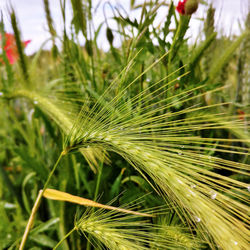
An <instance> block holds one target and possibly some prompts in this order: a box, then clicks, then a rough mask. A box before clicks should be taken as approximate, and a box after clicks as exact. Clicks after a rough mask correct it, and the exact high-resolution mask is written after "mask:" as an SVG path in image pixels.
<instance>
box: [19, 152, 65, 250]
mask: <svg viewBox="0 0 250 250" xmlns="http://www.w3.org/2000/svg"><path fill="white" fill-rule="evenodd" d="M66 154H67V150H63V151H62V152H61V154H60V156H59V157H58V159H57V161H56V163H55V165H54V167H53V169H52V170H51V172H50V174H49V176H48V178H47V181H46V183H45V184H44V186H43V189H42V190H40V191H39V193H38V196H37V198H36V201H35V204H34V206H33V208H32V210H31V214H30V217H29V221H28V223H27V225H26V228H25V231H24V234H23V238H22V241H21V244H20V247H19V250H23V249H24V246H25V243H26V241H27V238H28V235H29V232H30V230H31V228H32V225H33V222H34V219H35V215H36V212H37V210H38V208H39V206H40V203H41V200H42V197H43V193H44V191H45V189H46V188H47V186H48V185H49V182H50V180H51V178H52V176H53V174H54V172H55V170H56V168H57V166H58V164H59V162H60V160H61V159H62V157H63V156H64V155H66Z"/></svg>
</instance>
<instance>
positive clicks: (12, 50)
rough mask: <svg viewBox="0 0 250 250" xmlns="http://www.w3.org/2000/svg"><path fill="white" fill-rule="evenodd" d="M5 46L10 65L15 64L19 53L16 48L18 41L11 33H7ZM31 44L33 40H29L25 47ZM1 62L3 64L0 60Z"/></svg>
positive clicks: (25, 42) (24, 43) (24, 44)
mask: <svg viewBox="0 0 250 250" xmlns="http://www.w3.org/2000/svg"><path fill="white" fill-rule="evenodd" d="M5 39H6V41H5V46H4V48H3V49H4V50H5V52H6V56H7V58H8V60H9V63H10V64H14V63H15V62H16V61H17V59H18V51H17V47H16V40H15V37H14V35H12V34H9V33H5ZM0 40H1V35H0ZM30 42H31V40H27V41H24V42H23V46H24V47H26V46H27V44H29V43H30ZM0 48H1V43H0ZM0 62H2V60H1V59H0Z"/></svg>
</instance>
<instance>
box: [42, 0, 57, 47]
mask: <svg viewBox="0 0 250 250" xmlns="http://www.w3.org/2000/svg"><path fill="white" fill-rule="evenodd" d="M43 4H44V10H45V13H46V20H47V24H48V27H49V32H50V34H51V37H52V41H53V44H55V36H56V31H55V28H54V24H53V19H52V17H51V13H50V7H49V1H48V0H43Z"/></svg>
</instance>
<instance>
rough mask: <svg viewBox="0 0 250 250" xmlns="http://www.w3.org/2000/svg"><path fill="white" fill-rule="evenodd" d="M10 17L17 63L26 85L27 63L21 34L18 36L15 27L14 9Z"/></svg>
mask: <svg viewBox="0 0 250 250" xmlns="http://www.w3.org/2000/svg"><path fill="white" fill-rule="evenodd" d="M10 17H11V24H12V28H13V31H14V35H15V40H16V46H17V51H18V54H19V58H20V60H19V63H20V67H21V70H22V75H23V78H24V80H25V81H26V83H28V82H29V74H28V67H27V63H26V58H25V54H24V51H23V45H22V41H21V34H20V30H19V29H18V26H17V19H16V14H15V11H14V9H12V12H11V15H10Z"/></svg>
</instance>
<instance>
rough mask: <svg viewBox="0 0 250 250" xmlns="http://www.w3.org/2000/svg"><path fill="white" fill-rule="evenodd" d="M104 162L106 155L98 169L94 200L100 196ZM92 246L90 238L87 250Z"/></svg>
mask: <svg viewBox="0 0 250 250" xmlns="http://www.w3.org/2000/svg"><path fill="white" fill-rule="evenodd" d="M103 162H104V156H103V160H102V162H101V164H100V169H99V171H98V176H97V181H96V186H95V195H94V201H96V200H97V196H98V192H99V188H100V183H101V176H102V169H103ZM89 236H90V235H88V238H89ZM90 248H91V244H90V240H88V242H87V246H86V250H90Z"/></svg>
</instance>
